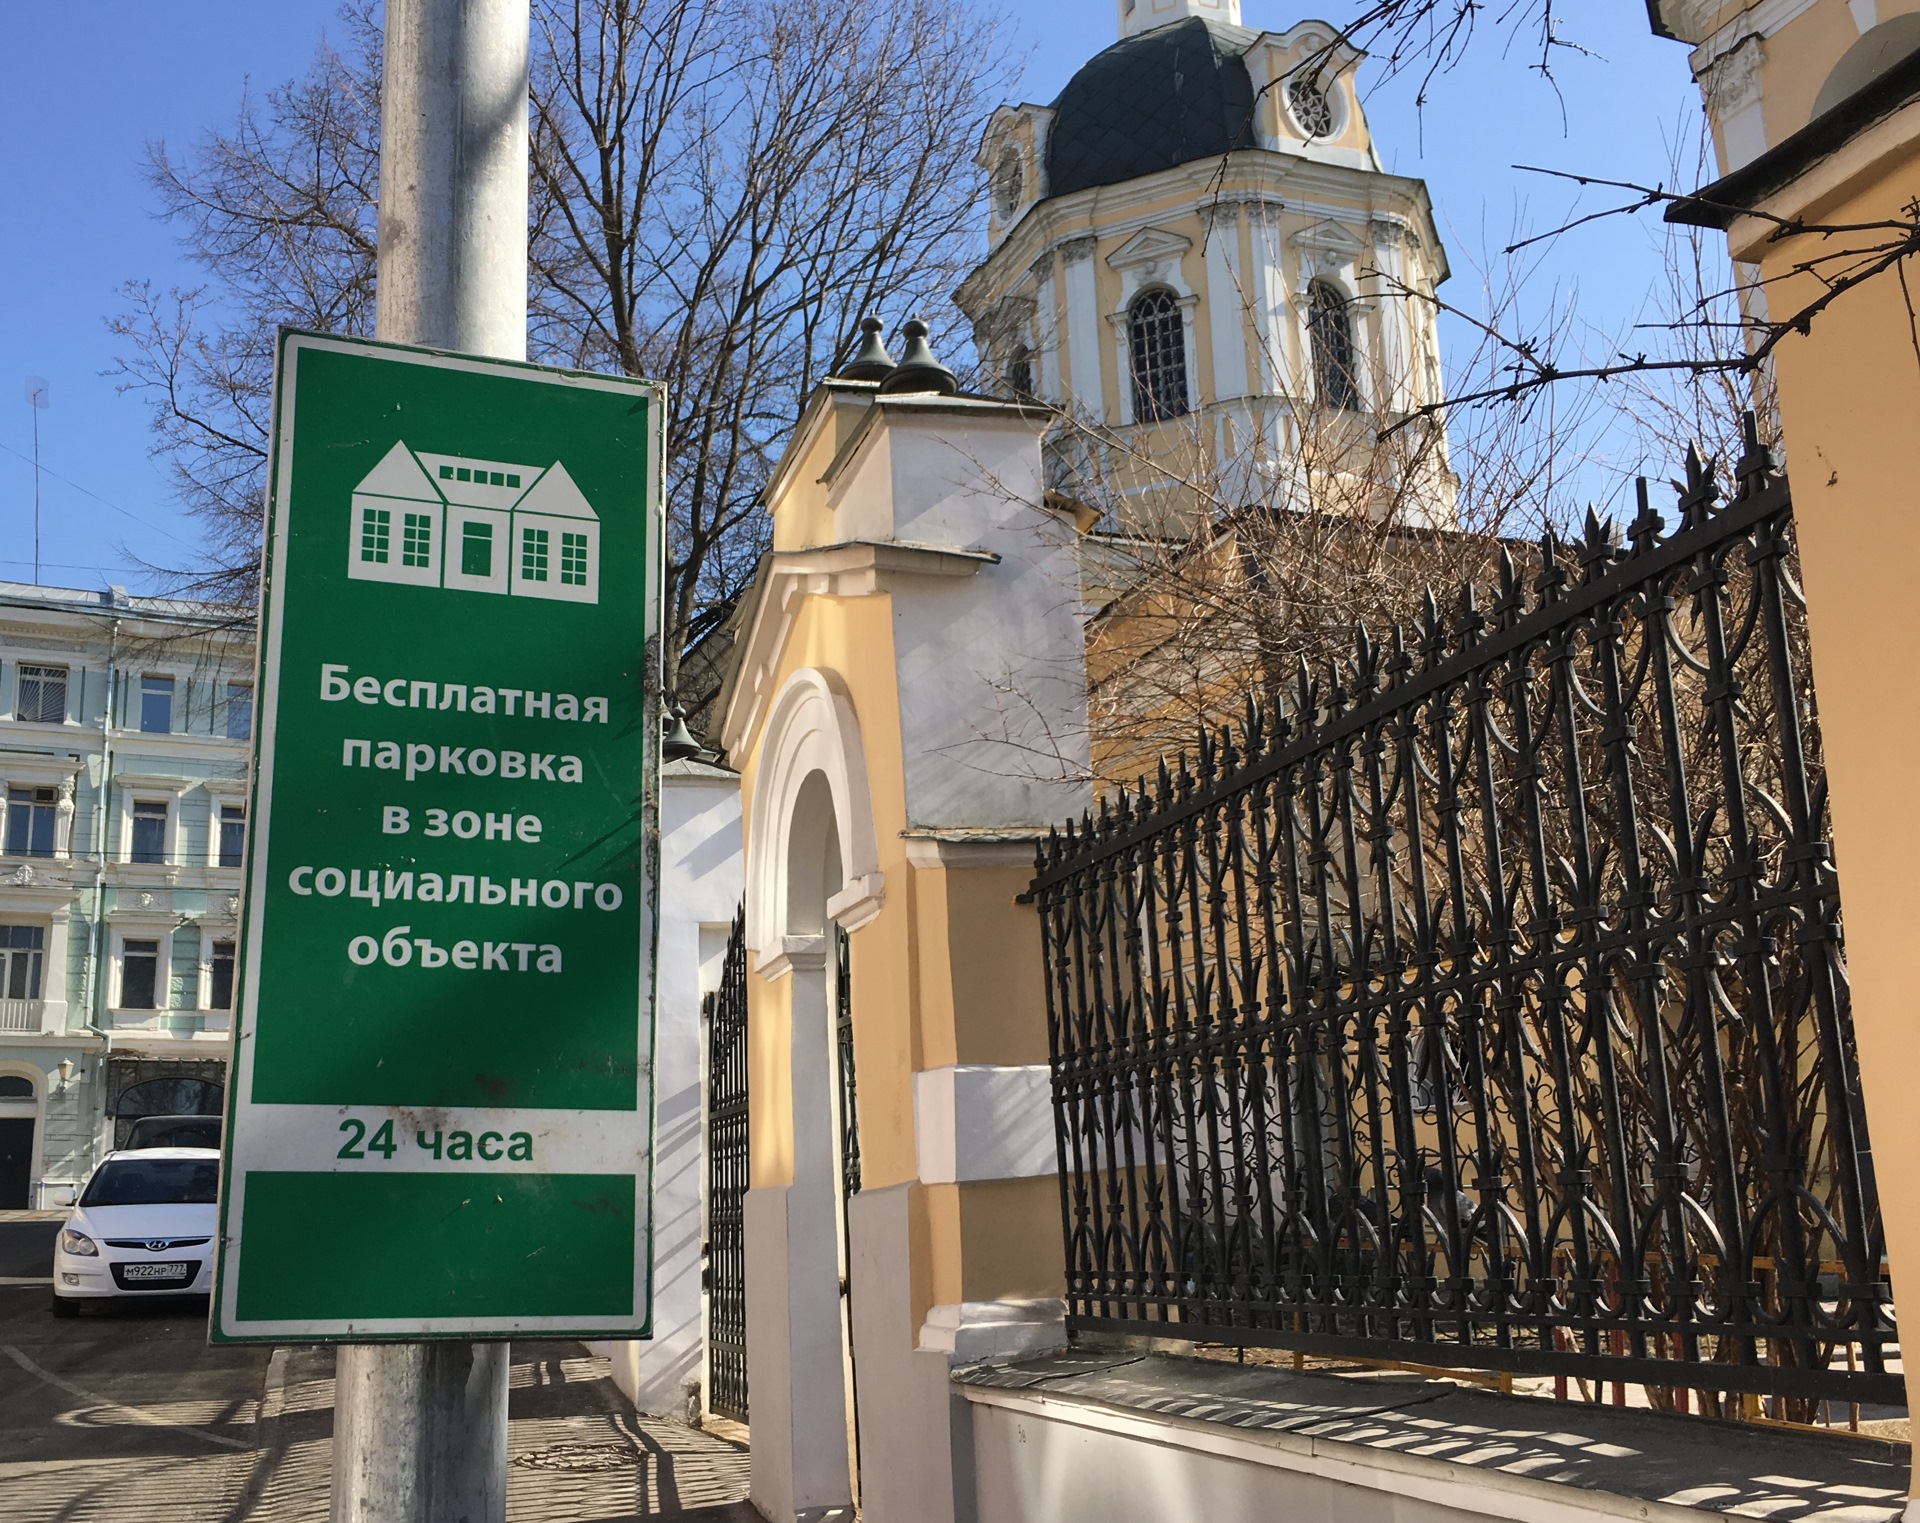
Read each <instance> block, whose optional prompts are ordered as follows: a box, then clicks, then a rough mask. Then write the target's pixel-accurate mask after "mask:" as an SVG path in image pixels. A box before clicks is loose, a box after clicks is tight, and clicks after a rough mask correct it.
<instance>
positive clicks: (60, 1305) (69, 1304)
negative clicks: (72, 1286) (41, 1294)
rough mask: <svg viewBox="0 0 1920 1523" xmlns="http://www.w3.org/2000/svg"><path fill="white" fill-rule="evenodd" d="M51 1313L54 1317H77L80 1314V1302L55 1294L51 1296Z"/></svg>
mask: <svg viewBox="0 0 1920 1523" xmlns="http://www.w3.org/2000/svg"><path fill="white" fill-rule="evenodd" d="M53 1314H54V1315H55V1316H56V1317H77V1316H79V1315H80V1303H79V1302H78V1301H74V1300H71V1299H69V1298H68V1297H66V1296H61V1295H56V1296H55V1297H54V1298H53Z"/></svg>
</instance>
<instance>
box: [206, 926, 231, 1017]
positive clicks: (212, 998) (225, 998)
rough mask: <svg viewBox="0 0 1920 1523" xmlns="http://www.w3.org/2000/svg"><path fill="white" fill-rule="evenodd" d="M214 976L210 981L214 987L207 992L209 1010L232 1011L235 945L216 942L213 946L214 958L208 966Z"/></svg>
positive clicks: (226, 942)
mask: <svg viewBox="0 0 1920 1523" xmlns="http://www.w3.org/2000/svg"><path fill="white" fill-rule="evenodd" d="M207 971H208V972H209V973H210V974H211V975H212V977H211V978H210V979H209V982H210V983H211V985H212V987H211V988H210V989H209V990H208V992H207V1008H208V1009H209V1010H231V1009H232V1008H233V943H232V942H230V941H216V942H215V943H214V944H213V958H212V960H211V961H210V962H209V963H208V965H207Z"/></svg>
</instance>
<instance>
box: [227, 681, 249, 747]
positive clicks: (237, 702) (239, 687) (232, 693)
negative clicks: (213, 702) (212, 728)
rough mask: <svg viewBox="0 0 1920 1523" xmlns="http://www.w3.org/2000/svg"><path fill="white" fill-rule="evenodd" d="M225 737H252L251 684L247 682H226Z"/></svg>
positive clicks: (240, 738)
mask: <svg viewBox="0 0 1920 1523" xmlns="http://www.w3.org/2000/svg"><path fill="white" fill-rule="evenodd" d="M227 739H228V740H252V739H253V685H252V684H251V683H247V682H229V683H228V684H227Z"/></svg>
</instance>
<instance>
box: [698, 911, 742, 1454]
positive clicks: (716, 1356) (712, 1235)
mask: <svg viewBox="0 0 1920 1523" xmlns="http://www.w3.org/2000/svg"><path fill="white" fill-rule="evenodd" d="M701 1014H702V1016H703V1017H704V1018H705V1021H706V1027H707V1244H706V1289H707V1380H708V1389H707V1408H708V1410H709V1411H712V1412H717V1413H718V1414H719V1415H720V1416H722V1417H731V1418H733V1419H734V1420H735V1421H736V1422H745V1421H747V1248H746V1231H745V1209H744V1202H745V1199H746V1194H747V1167H748V1165H747V949H746V911H745V909H744V907H743V908H742V910H741V911H740V913H739V914H737V915H735V916H734V919H733V934H732V936H731V937H730V938H729V939H728V941H727V957H726V964H725V968H724V971H723V972H722V974H721V977H720V987H719V988H718V989H716V990H715V991H714V992H713V993H711V994H709V995H708V996H707V997H706V999H705V1000H704V1001H703V1002H702V1006H701Z"/></svg>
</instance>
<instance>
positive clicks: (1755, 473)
mask: <svg viewBox="0 0 1920 1523" xmlns="http://www.w3.org/2000/svg"><path fill="white" fill-rule="evenodd" d="M1740 443H1741V445H1742V448H1741V451H1740V463H1739V464H1738V465H1736V466H1735V467H1734V468H1733V471H1734V477H1735V479H1736V480H1737V481H1738V483H1739V490H1738V491H1737V493H1736V494H1735V495H1737V496H1740V497H1750V496H1752V495H1753V494H1754V493H1755V492H1758V491H1761V490H1763V489H1764V488H1765V487H1767V486H1768V485H1769V484H1770V483H1771V482H1772V479H1773V451H1772V450H1770V449H1768V448H1767V446H1766V445H1764V444H1762V443H1761V442H1760V420H1759V419H1758V418H1756V417H1755V416H1754V413H1753V409H1752V408H1751V407H1749V408H1748V409H1746V411H1744V412H1742V413H1741V414H1740Z"/></svg>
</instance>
